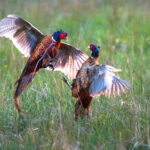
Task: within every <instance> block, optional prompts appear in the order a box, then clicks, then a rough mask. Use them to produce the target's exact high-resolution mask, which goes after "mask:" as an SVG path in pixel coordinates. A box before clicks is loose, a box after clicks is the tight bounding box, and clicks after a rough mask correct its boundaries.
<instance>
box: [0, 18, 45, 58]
mask: <svg viewBox="0 0 150 150" xmlns="http://www.w3.org/2000/svg"><path fill="white" fill-rule="evenodd" d="M0 37H6V38H9V39H10V40H12V42H13V44H14V45H15V46H16V47H17V48H18V49H19V51H20V52H21V53H22V54H24V56H26V57H27V56H30V53H31V52H32V51H33V50H34V49H35V47H36V46H37V44H38V43H39V42H40V41H41V40H42V39H43V38H44V37H45V36H44V35H43V34H42V33H41V32H40V31H39V30H38V29H36V28H35V27H34V26H32V25H31V24H30V23H28V22H27V21H25V20H23V19H22V18H20V17H18V16H16V15H8V16H7V17H5V18H4V19H2V20H1V21H0Z"/></svg>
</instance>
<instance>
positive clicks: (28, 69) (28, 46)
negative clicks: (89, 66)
mask: <svg viewBox="0 0 150 150" xmlns="http://www.w3.org/2000/svg"><path fill="white" fill-rule="evenodd" d="M0 37H6V38H9V39H10V40H12V42H13V44H14V45H15V46H16V47H17V48H18V49H19V51H20V52H21V53H22V54H24V56H25V57H29V59H28V61H27V63H26V65H25V67H24V69H23V71H22V74H21V76H20V77H19V79H18V80H17V81H16V84H17V88H16V90H15V93H14V101H15V106H16V109H17V110H18V112H19V113H22V112H23V111H22V110H21V108H20V106H19V99H18V97H19V96H20V95H21V93H22V91H23V90H24V89H25V88H26V87H27V86H28V84H29V83H30V82H31V81H32V79H33V77H34V76H35V74H36V73H37V72H38V71H39V70H40V69H41V68H46V69H48V70H54V71H57V70H58V71H61V72H63V73H64V74H66V75H68V77H69V78H70V79H74V78H75V76H76V73H77V72H78V70H79V69H80V67H81V65H82V63H83V62H84V61H85V60H86V59H87V57H88V56H87V55H86V54H84V53H83V52H81V51H80V50H78V49H77V48H75V47H73V46H71V45H68V44H66V43H61V40H62V39H66V37H67V33H66V32H64V31H62V30H60V31H57V32H54V33H53V34H52V35H44V34H43V33H41V32H40V31H39V30H38V29H36V28H35V27H34V26H33V25H32V24H30V23H28V22H27V21H25V20H24V19H22V18H21V17H18V16H16V15H8V16H7V17H5V18H3V19H2V20H1V21H0ZM52 63H53V65H52Z"/></svg>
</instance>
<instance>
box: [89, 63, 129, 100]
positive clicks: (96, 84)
mask: <svg viewBox="0 0 150 150" xmlns="http://www.w3.org/2000/svg"><path fill="white" fill-rule="evenodd" d="M94 70H95V71H96V74H95V75H94V76H92V77H91V78H90V80H89V85H90V86H89V93H90V95H91V96H92V97H97V96H99V95H100V94H104V95H105V96H106V97H111V96H114V97H115V96H119V95H121V91H123V93H126V92H127V90H128V89H129V87H130V86H129V84H128V83H127V82H126V81H124V80H121V79H120V78H119V77H118V76H116V75H115V74H114V73H113V72H118V71H120V69H116V68H114V67H112V66H108V65H102V66H98V65H96V66H93V68H91V70H90V69H89V71H90V72H93V71H94Z"/></svg>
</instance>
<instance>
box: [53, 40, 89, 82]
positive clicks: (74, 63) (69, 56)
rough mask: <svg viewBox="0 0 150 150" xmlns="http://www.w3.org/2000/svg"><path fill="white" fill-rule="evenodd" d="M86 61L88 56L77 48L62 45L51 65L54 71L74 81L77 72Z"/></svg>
mask: <svg viewBox="0 0 150 150" xmlns="http://www.w3.org/2000/svg"><path fill="white" fill-rule="evenodd" d="M87 59H88V56H87V55H86V54H84V53H83V52H81V51H80V50H78V49H77V48H75V47H73V46H71V45H68V44H66V43H62V44H61V47H60V48H59V50H58V52H57V55H56V56H55V60H54V61H53V63H52V64H53V67H54V71H61V72H63V73H64V74H65V75H67V76H68V78H70V79H75V77H76V74H77V72H78V70H80V68H81V66H82V64H83V63H84V62H85V61H86V60H87Z"/></svg>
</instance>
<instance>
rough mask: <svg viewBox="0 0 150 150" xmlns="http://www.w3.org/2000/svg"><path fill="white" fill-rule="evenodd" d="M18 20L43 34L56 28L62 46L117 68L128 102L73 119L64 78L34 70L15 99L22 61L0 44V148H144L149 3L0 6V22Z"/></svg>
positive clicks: (148, 140)
mask: <svg viewBox="0 0 150 150" xmlns="http://www.w3.org/2000/svg"><path fill="white" fill-rule="evenodd" d="M7 14H17V15H19V16H21V17H23V18H24V19H26V20H28V21H29V22H31V23H32V24H33V25H34V26H36V27H37V28H38V29H39V30H40V31H42V32H43V33H45V34H51V33H53V32H54V31H56V30H59V29H63V30H64V31H66V32H67V33H68V38H69V41H67V42H68V43H70V44H72V45H74V46H76V47H78V48H80V49H81V50H82V51H84V52H85V53H87V54H88V55H90V51H89V50H88V48H87V47H88V45H89V44H91V43H93V44H97V45H100V46H101V51H100V59H99V62H100V63H101V64H109V65H113V66H114V67H117V68H121V69H122V72H121V73H119V76H120V77H121V78H122V79H125V80H126V81H128V82H129V83H130V84H131V89H130V91H129V93H128V95H127V96H125V95H122V96H121V97H117V98H111V99H109V98H105V97H103V96H101V97H99V98H97V99H94V100H93V102H92V105H91V109H92V118H91V119H88V120H84V119H83V120H78V121H75V120H74V104H75V100H74V99H73V98H72V97H71V92H70V91H69V89H68V87H67V86H66V85H65V84H64V83H63V82H62V81H61V78H62V77H63V74H61V73H60V72H48V71H46V70H41V71H40V72H39V73H38V74H37V75H36V77H35V78H34V80H33V82H32V83H31V84H30V86H29V87H28V88H27V89H26V90H25V91H24V92H23V94H22V95H21V96H20V104H21V107H22V109H23V110H24V111H25V112H26V113H25V115H24V118H20V117H19V115H18V113H17V111H16V109H15V106H14V101H13V93H14V90H15V87H14V83H15V81H16V80H17V79H18V78H19V75H20V74H21V72H22V70H23V68H24V65H25V63H26V61H27V58H24V57H23V55H22V54H20V53H19V51H18V50H17V49H16V48H15V47H14V46H13V44H12V42H11V41H10V40H8V39H5V38H0V149H2V150H12V149H13V150H17V149H18V150H20V149H25V150H33V149H37V150H38V149H43V150H49V149H54V150H62V149H65V150H80V149H81V150H82V149H84V150H150V3H149V2H148V1H146V0H145V1H144V0H141V1H140V0H133V1H132V2H131V1H129V0H128V1H123V0H114V1H113V2H111V1H109V0H105V1H104V0H101V1H98V0H97V1H92V0H89V1H86V0H84V1H82V2H79V1H78V0H74V1H73V0H72V1H69V0H62V1H58V0H56V1H52V0H51V1H48V0H46V1H42V0H37V1H36V0H27V1H23V0H22V1H19V0H5V1H3V0H0V19H2V18H3V17H5V16H6V15H7Z"/></svg>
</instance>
